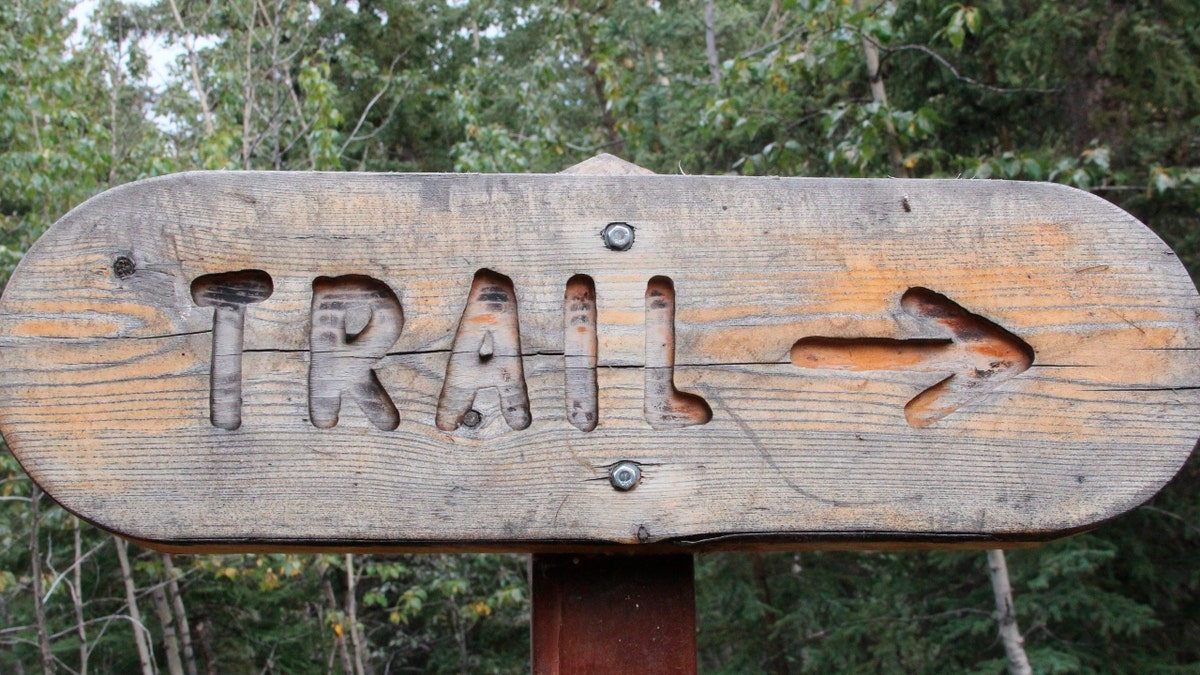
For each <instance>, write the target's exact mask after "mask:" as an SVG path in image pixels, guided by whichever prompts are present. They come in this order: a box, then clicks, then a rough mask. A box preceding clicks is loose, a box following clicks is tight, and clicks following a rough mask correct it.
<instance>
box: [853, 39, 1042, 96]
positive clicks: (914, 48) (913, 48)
mask: <svg viewBox="0 0 1200 675" xmlns="http://www.w3.org/2000/svg"><path fill="white" fill-rule="evenodd" d="M863 40H870V41H871V42H874V40H871V38H870V37H869V36H867V35H865V34H864V35H863ZM875 44H876V46H878V47H879V48H880V49H882V50H883V51H884V52H885V53H884V56H883V60H884V61H886V60H887V59H888V58H889V57H890V56H892V55H893V54H898V53H900V52H918V53H921V54H925V55H926V56H928V57H930V58H932V59H933V60H934V61H937V62H938V63H939V64H941V66H942V67H943V68H945V69H946V70H948V71H950V74H951V75H953V76H954V79H956V80H958V81H959V82H963V83H964V84H969V85H971V86H972V87H979V88H980V89H986V90H988V91H990V92H994V93H997V94H1057V93H1059V92H1061V91H1063V88H1062V87H1053V88H1042V87H997V86H995V85H991V84H987V83H985V82H980V81H979V80H976V79H975V78H973V77H968V76H966V75H963V74H962V73H960V72H959V71H958V68H955V67H954V64H952V63H950V62H949V61H947V60H946V58H945V57H944V56H942V55H941V54H938V53H937V52H935V51H933V50H932V49H930V48H929V47H926V46H924V45H895V46H892V47H883V46H880V45H879V44H878V43H875Z"/></svg>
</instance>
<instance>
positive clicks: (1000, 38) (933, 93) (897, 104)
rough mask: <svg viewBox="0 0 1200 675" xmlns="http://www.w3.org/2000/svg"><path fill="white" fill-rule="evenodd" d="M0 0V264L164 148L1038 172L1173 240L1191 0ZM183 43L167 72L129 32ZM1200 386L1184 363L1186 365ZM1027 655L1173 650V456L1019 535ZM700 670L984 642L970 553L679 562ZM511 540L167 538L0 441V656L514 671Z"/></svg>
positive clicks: (256, 154) (1192, 597) (517, 583)
mask: <svg viewBox="0 0 1200 675" xmlns="http://www.w3.org/2000/svg"><path fill="white" fill-rule="evenodd" d="M73 4H74V3H72V2H71V1H70V0H5V2H3V3H0V275H2V278H3V279H7V275H8V274H9V273H10V272H11V270H12V268H13V266H14V265H15V264H16V263H17V261H19V260H20V258H21V255H22V253H23V252H24V251H25V250H26V249H27V248H28V247H29V245H30V244H31V243H32V242H33V241H34V240H35V239H36V238H37V237H38V235H39V234H40V233H41V232H43V231H44V230H45V228H46V227H47V226H48V225H49V224H50V223H52V222H53V221H55V220H56V219H58V218H59V217H61V216H62V215H63V214H64V213H66V212H67V211H68V210H69V209H70V208H72V207H74V206H75V205H77V204H79V203H80V202H81V201H83V200H84V199H86V198H88V197H89V196H91V195H94V194H96V193H98V192H100V191H102V190H104V189H106V188H108V187H111V186H114V185H118V184H121V183H125V182H129V181H133V180H137V179H139V178H144V177H148V176H154V175H160V174H164V173H169V172H174V171H183V170H188V169H197V168H206V169H269V170H314V169H316V170H350V171H483V172H492V171H506V172H555V171H559V170H561V169H563V168H565V167H567V166H569V165H571V164H574V163H576V162H578V161H580V160H582V159H586V158H587V157H589V156H591V155H593V154H595V153H597V152H610V153H614V154H617V155H620V156H622V157H624V158H625V159H628V160H630V161H633V162H636V163H638V164H640V165H642V166H645V167H647V168H650V169H652V170H654V171H656V172H659V173H680V172H683V173H688V174H738V175H783V176H876V177H881V176H911V177H950V178H956V177H958V178H963V179H986V178H1006V179H1017V180H1042V181H1054V182H1059V183H1065V184H1068V185H1072V186H1074V187H1077V188H1079V189H1082V190H1087V191H1090V192H1092V193H1094V194H1096V195H1099V196H1100V197H1103V198H1104V199H1107V200H1110V201H1112V202H1114V203H1116V204H1118V205H1119V206H1121V207H1122V208H1124V209H1126V210H1128V211H1130V212H1132V213H1133V214H1135V215H1136V216H1137V217H1138V218H1140V219H1141V220H1142V221H1144V222H1146V223H1147V224H1149V225H1150V226H1151V227H1152V228H1153V229H1154V230H1155V231H1156V232H1158V233H1159V234H1160V236H1162V237H1163V238H1164V239H1165V240H1166V241H1167V242H1168V243H1169V244H1170V245H1171V246H1172V247H1173V248H1174V249H1175V250H1176V251H1177V252H1178V254H1179V256H1180V257H1181V259H1182V260H1183V261H1184V263H1185V264H1186V265H1187V267H1188V269H1189V270H1191V272H1192V273H1193V276H1195V274H1196V273H1197V272H1198V271H1200V218H1198V215H1197V207H1198V206H1200V59H1198V56H1200V3H1196V2H1193V1H1192V0H1162V1H1159V2H1149V1H1145V2H1138V1H1133V0H1063V1H1050V0H1011V1H1000V0H995V1H989V0H980V1H979V2H978V3H976V4H971V5H968V4H965V3H948V2H935V1H933V0H905V1H903V2H891V1H882V2H881V1H878V0H865V1H864V0H857V1H855V2H850V1H826V0H763V1H759V2H735V1H732V0H659V1H651V2H647V1H646V0H569V1H566V2H519V1H511V0H357V2H354V1H338V0H225V1H220V2H218V1H217V0H142V2H141V3H140V4H136V5H125V4H122V3H120V2H117V1H116V0H97V1H96V2H95V3H94V4H92V5H91V14H90V15H89V16H87V17H86V18H87V20H86V21H82V22H76V21H74V20H72V18H71V14H70V11H71V9H72V6H73ZM164 49H166V50H167V51H168V52H169V53H171V54H175V55H177V57H176V58H175V59H174V60H173V62H172V63H171V64H170V67H169V68H168V69H167V70H166V72H165V73H160V74H152V72H151V68H150V64H151V58H152V57H154V56H155V55H156V54H161V53H163V50H164ZM1198 384H1200V383H1198ZM1008 563H1009V570H1010V573H1011V576H1012V583H1013V588H1014V593H1015V603H1016V609H1017V614H1018V619H1019V621H1020V628H1021V629H1022V631H1023V634H1024V639H1025V645H1026V648H1027V649H1028V652H1029V658H1030V660H1031V661H1032V664H1033V668H1034V670H1035V671H1036V672H1139V673H1183V672H1191V673H1200V458H1198V457H1196V456H1193V457H1192V459H1191V460H1190V462H1189V463H1188V464H1187V465H1186V467H1185V468H1184V469H1183V470H1182V471H1181V473H1180V474H1179V475H1178V476H1177V477H1176V478H1175V480H1174V481H1173V482H1172V483H1171V484H1170V485H1169V486H1168V487H1167V488H1166V489H1165V490H1164V491H1163V492H1162V493H1160V494H1159V495H1158V496H1156V497H1155V498H1154V499H1153V500H1152V501H1151V502H1149V503H1147V504H1146V505H1144V506H1142V507H1140V508H1138V509H1136V510H1135V511H1133V512H1132V513H1129V514H1127V515H1125V516H1123V517H1121V518H1119V519H1117V520H1115V521H1114V522H1111V523H1109V524H1106V525H1104V526H1103V527H1101V528H1099V529H1097V530H1096V531H1094V532H1091V533H1087V534H1082V535H1079V536H1075V537H1072V538H1070V539H1067V540H1064V541H1060V542H1056V543H1052V544H1050V545H1047V546H1043V547H1040V548H1034V549H1024V550H1017V551H1011V552H1009V554H1008ZM697 584H698V612H699V635H698V639H699V645H700V660H701V669H702V670H703V671H705V672H726V673H754V672H766V673H791V672H796V673H799V672H841V671H854V672H862V671H870V672H978V673H995V672H1002V671H1003V670H1004V669H1005V667H1006V666H1005V654H1004V649H1003V646H1002V645H1001V643H1000V641H999V639H998V638H997V622H996V612H995V605H994V602H993V598H992V589H991V585H990V583H989V580H988V569H987V562H986V558H985V555H984V553H983V552H875V553H871V552H867V553H848V552H806V553H796V554H790V553H746V554H722V555H704V556H700V557H699V559H698V568H697ZM528 595H529V589H528V585H527V582H526V558H524V557H522V556H504V555H478V556H455V555H420V556H386V557H385V556H366V555H321V556H317V555H236V556H235V555H228V556H175V557H170V556H164V555H160V554H157V553H154V552H151V551H148V550H142V549H139V548H137V547H135V546H127V545H126V544H124V543H122V542H120V541H119V540H116V539H114V538H113V537H112V536H110V535H107V534H105V533H104V532H101V531H98V530H96V529H94V528H92V527H91V526H89V525H87V524H84V523H80V522H79V521H78V520H76V519H75V518H74V517H73V516H71V515H70V514H68V513H66V512H64V511H63V510H62V509H60V508H58V507H57V506H56V505H55V504H53V502H52V501H51V500H50V499H49V498H48V497H45V496H44V495H42V494H41V493H40V491H39V490H38V489H37V487H36V486H34V485H33V484H32V483H31V482H30V481H29V479H28V477H27V476H26V475H25V474H24V473H23V472H22V471H21V469H20V467H19V466H18V464H17V463H16V461H15V460H14V459H13V457H12V456H11V454H9V453H7V451H4V452H3V453H2V454H0V672H5V673H31V672H38V671H43V672H52V671H54V672H62V673H83V672H89V671H90V672H100V673H136V672H143V673H146V672H150V673H153V672H159V671H162V672H171V673H178V672H188V673H196V672H208V673H242V672H244V673H251V672H254V673H310V672H311V673H321V672H348V673H350V672H352V673H402V672H526V671H527V670H528V667H529V666H528V649H529V642H528V621H529V602H528Z"/></svg>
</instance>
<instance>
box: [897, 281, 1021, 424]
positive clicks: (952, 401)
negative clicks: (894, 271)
mask: <svg viewBox="0 0 1200 675" xmlns="http://www.w3.org/2000/svg"><path fill="white" fill-rule="evenodd" d="M900 307H901V308H902V309H903V310H904V311H905V312H906V313H907V314H909V315H910V316H913V317H915V318H916V319H918V320H919V321H921V322H922V323H923V324H926V325H934V326H938V327H939V328H941V329H942V330H943V331H944V332H945V333H948V334H949V337H950V340H951V341H952V342H953V344H954V348H953V349H951V350H949V351H948V352H947V353H946V354H945V356H944V358H945V359H947V365H948V366H950V367H952V369H953V374H952V375H950V376H949V377H947V378H946V379H944V380H942V381H941V382H938V383H937V384H935V385H933V386H932V387H930V388H928V389H926V390H925V391H923V392H921V393H920V394H918V395H917V396H916V397H915V398H913V399H912V400H911V401H909V402H908V405H906V406H904V418H905V419H907V420H908V423H909V424H910V425H912V426H913V427H916V428H918V429H920V428H924V427H927V426H929V425H931V424H933V423H934V422H936V421H938V420H940V419H942V418H943V417H945V416H946V415H949V414H950V413H952V412H954V411H955V410H958V409H959V408H961V407H963V406H965V405H968V404H970V403H972V402H974V401H976V400H977V399H979V398H982V397H983V396H986V395H987V394H989V393H991V391H992V390H993V389H995V388H996V387H997V386H999V385H1000V384H1002V383H1004V382H1006V381H1008V380H1010V379H1012V378H1014V377H1016V376H1017V375H1020V374H1021V373H1023V372H1025V371H1026V370H1028V369H1029V367H1030V366H1031V365H1033V348H1032V347H1030V346H1029V344H1028V343H1026V342H1025V341H1024V340H1022V339H1021V338H1019V337H1017V336H1016V335H1013V334H1012V333H1010V332H1009V331H1007V330H1005V329H1004V328H1003V327H1001V326H999V325H998V324H996V323H993V322H992V321H989V320H987V319H985V318H983V317H982V316H979V315H978V314H972V313H971V312H969V311H967V310H966V309H964V308H963V307H962V306H960V305H959V304H958V303H956V302H954V301H953V300H951V299H950V298H947V297H946V296H944V295H942V294H940V293H935V292H933V291H931V290H929V289H927V288H919V287H918V288H910V289H909V290H908V291H907V292H906V293H905V294H904V296H903V297H901V298H900Z"/></svg>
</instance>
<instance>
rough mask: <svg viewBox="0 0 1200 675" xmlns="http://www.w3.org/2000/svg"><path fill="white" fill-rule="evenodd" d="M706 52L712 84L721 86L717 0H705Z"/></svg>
mask: <svg viewBox="0 0 1200 675" xmlns="http://www.w3.org/2000/svg"><path fill="white" fill-rule="evenodd" d="M704 51H705V53H706V54H707V55H708V73H709V76H710V77H711V78H712V83H713V84H714V85H716V86H718V87H719V86H721V57H720V56H719V55H718V54H717V8H716V2H715V0H704Z"/></svg>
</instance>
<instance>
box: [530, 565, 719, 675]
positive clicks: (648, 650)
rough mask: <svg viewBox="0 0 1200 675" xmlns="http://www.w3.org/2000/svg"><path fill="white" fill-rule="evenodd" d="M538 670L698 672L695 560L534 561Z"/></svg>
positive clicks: (542, 674)
mask: <svg viewBox="0 0 1200 675" xmlns="http://www.w3.org/2000/svg"><path fill="white" fill-rule="evenodd" d="M532 566H533V573H532V575H531V576H532V577H533V579H532V583H533V630H532V642H533V672H534V673H535V674H537V675H558V674H559V673H618V672H619V673H626V674H631V673H694V672H696V596H695V580H694V573H693V569H694V567H693V559H692V556H691V555H569V554H535V555H534V556H533V562H532Z"/></svg>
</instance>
